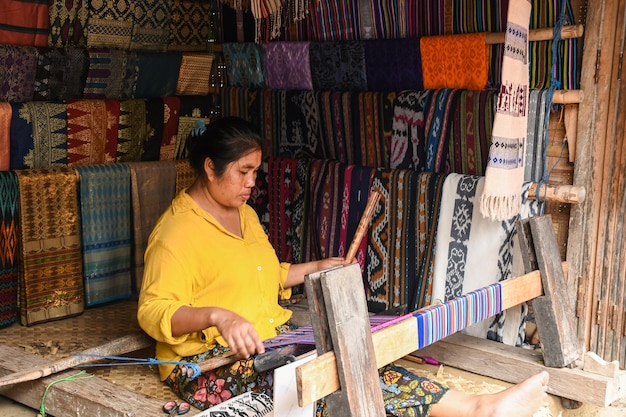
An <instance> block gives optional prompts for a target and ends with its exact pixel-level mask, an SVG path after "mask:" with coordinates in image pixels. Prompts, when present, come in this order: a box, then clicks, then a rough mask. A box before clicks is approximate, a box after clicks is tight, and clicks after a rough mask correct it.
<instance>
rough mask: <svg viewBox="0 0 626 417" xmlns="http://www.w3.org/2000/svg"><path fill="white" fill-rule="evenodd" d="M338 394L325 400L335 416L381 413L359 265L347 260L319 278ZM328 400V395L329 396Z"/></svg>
mask: <svg viewBox="0 0 626 417" xmlns="http://www.w3.org/2000/svg"><path fill="white" fill-rule="evenodd" d="M320 284H321V287H322V292H323V294H324V302H325V304H326V312H327V316H328V323H327V324H326V325H327V326H328V328H329V331H330V334H331V338H332V342H333V351H334V354H335V360H336V362H337V371H338V376H339V381H340V386H341V393H342V396H341V397H339V398H340V400H339V401H335V399H336V398H338V397H334V396H333V397H332V401H327V406H328V413H329V415H330V416H337V417H370V416H371V417H385V406H384V403H383V394H382V391H381V390H380V382H379V376H378V369H377V368H376V366H375V363H376V362H375V353H374V345H373V342H372V333H371V330H370V322H369V315H368V312H367V302H366V300H365V293H364V291H363V281H362V276H361V267H360V266H359V264H351V265H348V266H345V267H342V268H338V269H333V270H329V271H327V272H326V273H325V274H322V276H321V278H320ZM329 400H331V398H329Z"/></svg>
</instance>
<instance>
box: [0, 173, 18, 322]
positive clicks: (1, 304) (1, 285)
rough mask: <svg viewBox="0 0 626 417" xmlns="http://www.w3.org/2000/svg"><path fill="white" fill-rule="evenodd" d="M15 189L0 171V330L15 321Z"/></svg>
mask: <svg viewBox="0 0 626 417" xmlns="http://www.w3.org/2000/svg"><path fill="white" fill-rule="evenodd" d="M18 209H19V188H18V183H17V176H16V175H15V173H14V172H12V171H0V230H2V239H0V328H2V327H6V326H8V325H10V324H12V323H15V322H16V321H17V312H18V309H17V283H18V265H19V260H18V253H19V250H18V244H19V233H20V232H19V218H18V215H19V211H18Z"/></svg>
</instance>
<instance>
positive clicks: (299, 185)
mask: <svg viewBox="0 0 626 417" xmlns="http://www.w3.org/2000/svg"><path fill="white" fill-rule="evenodd" d="M310 175H311V159H308V158H300V159H298V162H297V164H296V182H295V184H294V197H293V218H292V219H291V224H292V225H293V236H294V239H293V241H292V242H291V246H292V250H291V253H292V257H293V262H294V263H300V262H305V261H306V260H307V258H306V256H307V255H306V252H305V251H306V250H307V245H306V239H307V236H306V233H307V219H308V218H309V213H308V209H309V184H310Z"/></svg>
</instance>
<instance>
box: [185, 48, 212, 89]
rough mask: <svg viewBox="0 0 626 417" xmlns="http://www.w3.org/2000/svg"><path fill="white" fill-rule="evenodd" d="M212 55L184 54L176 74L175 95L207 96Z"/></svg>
mask: <svg viewBox="0 0 626 417" xmlns="http://www.w3.org/2000/svg"><path fill="white" fill-rule="evenodd" d="M214 58H215V55H214V54H207V53H192V52H184V53H183V54H182V61H181V64H180V70H179V73H178V82H177V84H176V95H179V96H183V95H207V94H209V83H210V78H211V69H212V67H213V60H214Z"/></svg>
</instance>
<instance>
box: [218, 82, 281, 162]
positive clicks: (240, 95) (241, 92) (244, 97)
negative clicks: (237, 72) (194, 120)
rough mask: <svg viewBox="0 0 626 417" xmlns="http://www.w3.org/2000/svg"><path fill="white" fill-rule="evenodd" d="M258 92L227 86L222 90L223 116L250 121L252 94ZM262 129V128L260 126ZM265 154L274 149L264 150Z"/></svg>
mask: <svg viewBox="0 0 626 417" xmlns="http://www.w3.org/2000/svg"><path fill="white" fill-rule="evenodd" d="M256 93H257V92H256V91H253V92H250V89H248V88H245V87H230V86H226V87H224V88H222V89H220V100H221V102H220V108H221V110H222V116H238V117H241V118H242V119H245V120H250V119H249V115H248V113H249V112H248V108H249V107H250V104H249V102H250V100H251V97H250V94H256ZM259 127H260V126H259ZM264 151H265V152H271V151H272V149H269V148H268V149H264Z"/></svg>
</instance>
